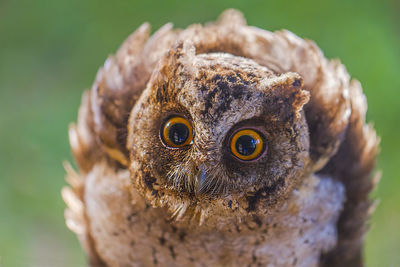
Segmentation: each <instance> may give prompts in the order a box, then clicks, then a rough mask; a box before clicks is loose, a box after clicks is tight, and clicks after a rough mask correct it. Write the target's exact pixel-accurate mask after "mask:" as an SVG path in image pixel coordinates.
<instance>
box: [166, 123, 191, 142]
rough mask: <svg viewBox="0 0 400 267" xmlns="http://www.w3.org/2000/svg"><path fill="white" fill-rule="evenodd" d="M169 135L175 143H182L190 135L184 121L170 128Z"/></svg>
mask: <svg viewBox="0 0 400 267" xmlns="http://www.w3.org/2000/svg"><path fill="white" fill-rule="evenodd" d="M168 137H169V140H171V141H172V143H174V144H175V145H178V146H179V145H182V144H184V143H185V142H186V140H187V139H188V137H189V129H188V127H187V126H186V125H185V124H183V123H175V124H174V125H172V126H171V128H170V129H169V132H168Z"/></svg>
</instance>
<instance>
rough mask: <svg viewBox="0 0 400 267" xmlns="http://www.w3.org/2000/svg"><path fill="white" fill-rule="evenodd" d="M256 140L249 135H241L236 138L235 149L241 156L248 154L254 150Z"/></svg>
mask: <svg viewBox="0 0 400 267" xmlns="http://www.w3.org/2000/svg"><path fill="white" fill-rule="evenodd" d="M256 146H257V143H256V140H254V138H253V137H251V136H249V135H242V136H241V137H239V138H238V139H237V140H236V144H235V147H236V150H237V152H238V153H239V154H241V155H243V156H249V155H251V154H253V153H254V151H255V150H256Z"/></svg>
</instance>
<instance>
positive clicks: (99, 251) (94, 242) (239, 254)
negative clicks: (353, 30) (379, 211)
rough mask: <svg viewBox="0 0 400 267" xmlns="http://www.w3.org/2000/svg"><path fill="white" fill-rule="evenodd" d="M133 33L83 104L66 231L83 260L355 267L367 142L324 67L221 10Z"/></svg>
mask: <svg viewBox="0 0 400 267" xmlns="http://www.w3.org/2000/svg"><path fill="white" fill-rule="evenodd" d="M149 32H150V29H149V25H148V24H143V25H142V26H140V27H139V28H138V29H137V30H136V31H135V32H134V33H133V34H132V35H131V36H129V37H128V38H127V40H126V41H125V42H124V43H123V44H122V46H121V47H120V49H119V50H118V51H117V53H116V54H115V55H112V56H110V57H109V58H108V59H107V60H106V62H105V64H104V66H103V67H102V68H101V69H100V70H99V72H98V74H97V77H96V79H95V82H94V85H93V87H92V88H91V89H90V90H89V91H87V92H85V93H84V94H83V98H82V104H81V107H80V110H79V114H78V121H77V124H72V125H71V126H70V130H69V139H70V144H71V148H72V152H73V156H74V158H75V161H76V163H77V166H78V171H77V172H76V171H74V170H73V168H72V167H71V166H70V165H68V164H66V166H65V167H66V170H67V181H68V182H69V184H70V186H69V187H66V188H64V189H63V190H62V195H63V198H64V200H65V202H66V204H67V206H68V208H67V209H66V212H65V217H66V224H67V226H68V227H69V228H70V229H71V230H72V231H73V232H75V233H76V234H77V236H78V238H79V240H80V242H81V244H82V246H83V248H84V250H85V251H86V254H87V256H88V261H89V264H90V265H92V266H353V267H354V266H362V265H363V260H362V247H363V236H364V234H365V232H366V229H367V227H366V221H367V219H368V216H369V214H370V213H371V210H372V206H373V205H372V203H371V201H370V200H369V198H368V194H369V192H370V191H371V190H372V188H373V187H374V185H375V184H376V183H377V180H378V179H377V176H374V177H373V176H372V171H373V169H374V164H375V158H376V155H377V151H378V143H379V138H377V136H376V134H375V131H374V129H373V127H372V126H371V125H370V124H366V123H365V113H366V108H367V105H366V99H365V96H364V95H363V92H362V88H361V85H360V83H359V82H358V81H356V80H351V79H350V76H349V74H348V73H347V71H346V69H345V67H344V66H343V65H342V64H341V63H340V62H339V61H338V60H327V59H326V58H325V57H324V55H323V53H322V52H321V50H320V49H319V48H318V47H317V46H316V45H315V44H314V43H313V42H312V41H309V40H304V39H301V38H299V37H298V36H296V35H294V34H293V33H291V32H289V31H286V30H283V31H278V32H269V31H266V30H262V29H259V28H256V27H251V26H247V24H246V21H245V19H244V18H243V16H242V14H241V13H240V12H238V11H235V10H227V11H225V12H224V13H223V14H222V15H221V16H220V18H219V19H218V20H217V21H216V22H213V23H208V24H206V25H205V26H202V25H199V24H195V25H191V26H189V27H188V28H186V29H173V27H172V25H171V24H167V25H165V26H163V27H162V28H161V29H159V30H158V31H156V32H155V33H154V34H153V35H152V36H149Z"/></svg>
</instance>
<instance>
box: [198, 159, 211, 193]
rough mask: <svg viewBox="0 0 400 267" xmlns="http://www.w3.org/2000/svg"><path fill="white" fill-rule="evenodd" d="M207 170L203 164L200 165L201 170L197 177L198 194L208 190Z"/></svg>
mask: <svg viewBox="0 0 400 267" xmlns="http://www.w3.org/2000/svg"><path fill="white" fill-rule="evenodd" d="M207 177H208V175H207V171H206V169H205V167H204V165H203V164H201V165H200V168H199V172H198V173H197V177H196V180H197V181H196V185H197V186H196V195H201V194H203V193H205V191H206V189H207V188H206V181H207Z"/></svg>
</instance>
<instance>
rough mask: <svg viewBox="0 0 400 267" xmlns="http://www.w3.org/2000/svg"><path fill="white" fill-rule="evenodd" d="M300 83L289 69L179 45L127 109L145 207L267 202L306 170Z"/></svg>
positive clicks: (303, 98) (304, 95)
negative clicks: (220, 201)
mask: <svg viewBox="0 0 400 267" xmlns="http://www.w3.org/2000/svg"><path fill="white" fill-rule="evenodd" d="M301 86H302V80H301V77H300V76H299V75H297V74H295V73H286V74H282V75H276V74H274V73H273V72H271V71H270V70H268V69H267V68H265V67H262V66H260V65H258V64H257V63H256V62H254V61H252V60H248V59H244V58H241V57H236V56H233V55H231V54H223V53H210V54H198V55H196V54H195V48H194V47H193V46H192V45H190V44H182V43H180V44H178V45H177V46H176V47H174V48H173V49H172V50H170V51H169V52H168V53H167V54H166V55H165V56H164V57H163V59H162V60H161V61H160V63H159V65H158V68H157V70H156V71H155V72H153V75H152V77H151V79H150V81H149V83H148V85H147V88H146V89H145V91H144V92H143V94H142V96H141V97H140V99H139V100H138V103H137V104H136V105H135V107H134V108H133V110H132V113H131V117H130V122H129V137H128V149H129V151H130V157H131V162H132V166H131V167H132V168H131V170H135V171H134V172H135V173H132V177H133V179H134V184H135V185H136V186H138V187H139V188H141V189H142V190H143V192H144V195H145V196H146V197H148V198H149V199H150V200H151V201H152V203H153V204H154V203H158V204H160V205H162V203H164V201H163V198H165V197H169V198H171V197H173V198H174V201H175V203H177V202H180V201H188V202H190V203H192V205H195V204H196V203H197V202H199V201H213V199H216V198H221V197H229V198H230V199H232V198H234V199H245V200H246V201H247V207H246V209H248V210H256V209H257V207H258V206H259V205H260V203H263V205H264V206H265V205H273V204H274V203H276V202H277V200H278V199H279V198H281V197H283V196H285V195H286V194H287V192H289V191H290V189H291V188H292V187H293V186H294V185H295V184H296V182H298V180H299V179H300V178H301V176H302V174H303V173H304V172H305V171H306V169H307V163H308V162H307V159H308V149H309V138H308V128H307V124H306V122H305V118H304V113H303V111H302V107H303V105H304V104H305V103H307V101H308V99H309V95H308V93H307V92H306V91H303V90H302V89H301ZM174 201H172V202H174ZM165 202H166V201H165ZM168 202H169V203H171V201H170V200H169V201H168Z"/></svg>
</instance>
